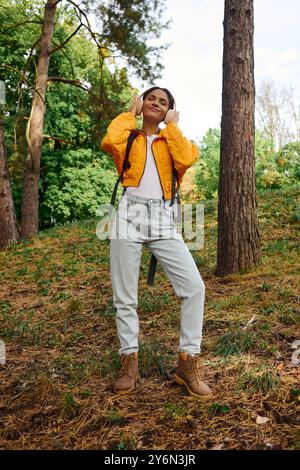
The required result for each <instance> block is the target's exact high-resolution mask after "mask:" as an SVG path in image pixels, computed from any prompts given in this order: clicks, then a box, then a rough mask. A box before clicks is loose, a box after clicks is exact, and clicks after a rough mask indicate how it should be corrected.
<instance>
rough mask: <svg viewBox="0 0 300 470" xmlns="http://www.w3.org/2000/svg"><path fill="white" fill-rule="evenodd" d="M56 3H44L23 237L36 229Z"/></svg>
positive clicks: (54, 0) (29, 137) (29, 130)
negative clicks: (46, 96) (46, 95)
mask: <svg viewBox="0 0 300 470" xmlns="http://www.w3.org/2000/svg"><path fill="white" fill-rule="evenodd" d="M57 3H58V2H57V0H47V3H46V5H45V14H44V20H43V32H42V37H41V43H40V44H41V47H40V54H39V58H38V63H37V76H36V83H35V88H36V89H35V92H34V95H33V99H32V108H31V113H30V118H29V122H28V127H27V142H28V155H27V161H26V168H25V174H24V183H23V198H22V219H21V237H22V238H23V239H27V238H31V237H32V236H34V235H36V234H37V233H38V184H39V177H40V162H41V152H42V144H43V128H44V117H45V112H46V106H45V94H46V86H47V78H48V69H49V60H50V51H51V41H52V35H53V28H54V19H55V11H56V5H57Z"/></svg>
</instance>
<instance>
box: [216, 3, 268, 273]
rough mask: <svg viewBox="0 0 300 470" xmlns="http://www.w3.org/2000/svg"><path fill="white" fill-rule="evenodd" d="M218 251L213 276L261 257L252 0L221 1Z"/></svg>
mask: <svg viewBox="0 0 300 470" xmlns="http://www.w3.org/2000/svg"><path fill="white" fill-rule="evenodd" d="M223 24H224V50H223V90H222V121H221V158H220V179H219V194H218V253H217V267H216V271H215V274H217V275H220V276H222V275H225V274H229V273H234V272H238V271H240V270H247V269H249V268H251V267H252V266H254V265H257V264H258V263H259V261H260V256H261V251H260V236H259V227H258V220H257V215H256V208H257V202H256V186H255V156H254V138H255V124H254V105H255V85H254V57H253V32H254V17H253V0H225V15H224V23H223Z"/></svg>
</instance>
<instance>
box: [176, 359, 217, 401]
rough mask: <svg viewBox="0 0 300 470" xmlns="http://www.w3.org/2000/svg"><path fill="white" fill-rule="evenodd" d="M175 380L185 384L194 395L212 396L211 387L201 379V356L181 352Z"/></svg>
mask: <svg viewBox="0 0 300 470" xmlns="http://www.w3.org/2000/svg"><path fill="white" fill-rule="evenodd" d="M175 380H176V382H177V383H179V384H180V385H184V386H185V387H186V388H187V389H188V392H189V394H190V395H192V396H193V397H198V398H203V399H207V398H210V397H211V396H212V392H211V389H210V388H209V386H208V385H206V384H205V383H204V382H202V380H201V362H200V356H199V355H196V356H190V355H189V354H188V353H184V352H181V353H179V359H178V366H177V369H176V372H175Z"/></svg>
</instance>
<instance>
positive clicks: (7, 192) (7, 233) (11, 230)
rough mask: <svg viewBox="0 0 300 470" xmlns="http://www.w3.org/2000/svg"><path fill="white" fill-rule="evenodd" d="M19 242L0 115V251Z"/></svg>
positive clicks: (0, 116)
mask: <svg viewBox="0 0 300 470" xmlns="http://www.w3.org/2000/svg"><path fill="white" fill-rule="evenodd" d="M18 240H19V234H18V229H17V219H16V212H15V206H14V201H13V197H12V193H11V187H10V180H9V173H8V165H7V158H6V146H5V140H4V131H3V123H2V115H1V113H0V250H1V251H2V250H5V249H6V248H7V247H8V246H9V245H10V244H11V243H16V242H18Z"/></svg>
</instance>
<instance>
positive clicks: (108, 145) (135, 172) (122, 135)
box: [101, 112, 199, 199]
mask: <svg viewBox="0 0 300 470" xmlns="http://www.w3.org/2000/svg"><path fill="white" fill-rule="evenodd" d="M131 131H135V132H137V134H138V135H137V137H136V138H135V140H134V141H133V144H132V147H131V150H130V154H129V162H130V165H131V166H130V168H128V169H127V170H125V172H124V175H123V183H122V184H123V186H124V187H127V186H139V184H140V181H141V178H142V176H143V173H144V169H145V164H146V155H147V139H146V135H145V133H144V132H143V131H141V130H136V119H135V117H134V116H133V114H132V113H130V112H128V113H122V114H120V115H119V116H117V117H116V118H115V119H113V121H112V122H111V124H110V125H109V126H108V129H107V134H106V136H105V137H104V139H103V140H102V143H101V148H102V149H103V150H104V151H105V152H107V153H109V154H110V155H112V156H113V159H114V162H115V164H116V167H117V171H118V174H119V175H120V174H121V173H122V168H123V162H124V158H125V150H126V145H127V140H128V137H129V135H130V133H131ZM152 151H153V156H154V160H155V162H156V167H157V170H158V174H159V178H160V183H161V186H162V189H163V193H164V198H165V199H171V191H172V160H173V161H174V166H175V169H176V170H177V174H178V179H179V185H180V184H181V182H182V179H183V175H184V173H185V172H186V170H187V169H188V168H189V167H190V166H192V165H193V163H195V161H196V160H197V159H198V157H199V151H198V148H197V146H196V145H195V144H194V143H192V142H191V141H189V140H188V139H186V138H185V137H183V135H182V133H181V131H180V130H179V128H178V126H177V124H176V123H175V122H170V123H169V124H167V126H166V127H165V128H164V129H162V130H161V131H160V132H159V134H158V136H157V137H156V138H155V139H154V141H153V143H152Z"/></svg>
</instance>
